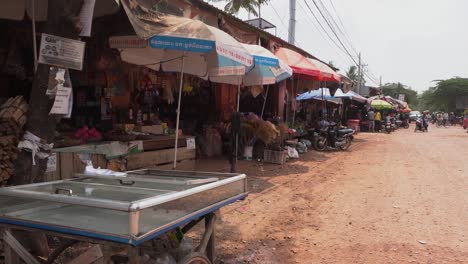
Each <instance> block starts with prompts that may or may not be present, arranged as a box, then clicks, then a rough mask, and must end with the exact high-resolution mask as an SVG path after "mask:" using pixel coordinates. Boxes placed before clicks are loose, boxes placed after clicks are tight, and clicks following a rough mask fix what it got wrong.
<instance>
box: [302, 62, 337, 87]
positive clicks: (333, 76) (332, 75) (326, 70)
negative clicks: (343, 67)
mask: <svg viewBox="0 0 468 264" xmlns="http://www.w3.org/2000/svg"><path fill="white" fill-rule="evenodd" d="M309 61H311V62H312V63H313V64H314V65H316V66H317V67H318V68H319V69H320V74H321V75H322V79H321V81H325V82H335V83H340V82H341V77H340V75H339V74H338V73H337V72H335V71H334V70H333V69H332V68H330V66H328V65H327V64H325V63H323V62H321V61H318V60H315V59H310V58H309Z"/></svg>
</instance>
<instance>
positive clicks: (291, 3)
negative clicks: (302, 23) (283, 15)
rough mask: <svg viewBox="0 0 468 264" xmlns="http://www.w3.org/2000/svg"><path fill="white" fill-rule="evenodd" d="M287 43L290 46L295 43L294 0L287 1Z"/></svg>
mask: <svg viewBox="0 0 468 264" xmlns="http://www.w3.org/2000/svg"><path fill="white" fill-rule="evenodd" d="M288 42H289V43H290V44H292V45H294V43H295V42H296V0H289V32H288Z"/></svg>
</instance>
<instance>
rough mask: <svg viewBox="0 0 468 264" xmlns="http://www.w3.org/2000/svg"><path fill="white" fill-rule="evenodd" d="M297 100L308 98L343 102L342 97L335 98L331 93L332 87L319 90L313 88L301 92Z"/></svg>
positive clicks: (336, 102)
mask: <svg viewBox="0 0 468 264" xmlns="http://www.w3.org/2000/svg"><path fill="white" fill-rule="evenodd" d="M296 100H297V101H306V100H325V101H328V102H332V103H335V104H341V99H340V98H335V97H333V96H332V95H331V93H330V89H328V88H319V89H317V90H312V91H308V92H305V93H303V94H300V95H298V96H297V97H296Z"/></svg>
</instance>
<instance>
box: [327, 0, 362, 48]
mask: <svg viewBox="0 0 468 264" xmlns="http://www.w3.org/2000/svg"><path fill="white" fill-rule="evenodd" d="M318 1H319V3H320V5H321V6H322V8H323V9H324V11H325V13H326V14H327V15H328V17H329V18H330V20H331V22H332V24H333V25H334V26H335V28H336V29H338V31H339V32H340V33H341V35H342V36H343V38H344V40H345V42H347V44H348V45H349V46H350V47H351V49H352V50H353V51H354V53H355V54H354V56H357V54H358V52H357V51H356V49H355V48H354V46H353V43H352V42H351V41H350V39H349V36H348V35H347V34H346V31H345V27H344V26H342V27H340V26H339V25H338V23H336V20H335V19H334V17H333V15H332V14H331V12H330V11H328V8H327V7H326V6H325V4H324V3H323V1H322V0H318ZM330 1H331V0H330ZM335 14H336V16H337V17H338V19H339V20H340V21H341V19H340V17H339V15H338V13H336V12H335ZM341 24H343V23H341Z"/></svg>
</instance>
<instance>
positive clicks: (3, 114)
mask: <svg viewBox="0 0 468 264" xmlns="http://www.w3.org/2000/svg"><path fill="white" fill-rule="evenodd" d="M27 111H28V104H27V103H26V101H25V100H24V99H23V97H22V96H17V97H14V98H10V99H8V100H7V101H6V102H5V103H4V104H3V105H2V106H0V185H3V184H5V183H6V181H7V180H8V179H9V178H10V177H11V176H13V174H14V165H13V164H14V161H15V160H16V158H17V157H18V153H19V150H18V148H17V145H18V141H19V140H20V137H21V135H22V133H23V127H24V124H26V120H27Z"/></svg>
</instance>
